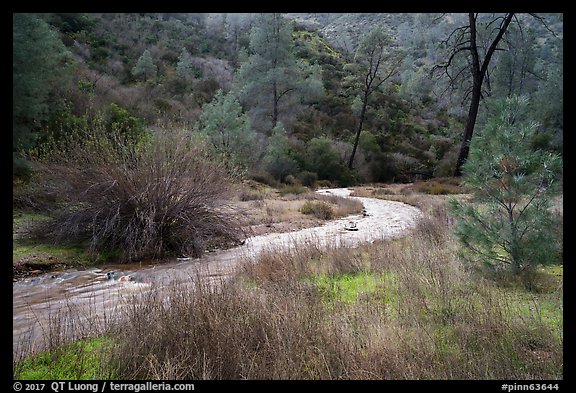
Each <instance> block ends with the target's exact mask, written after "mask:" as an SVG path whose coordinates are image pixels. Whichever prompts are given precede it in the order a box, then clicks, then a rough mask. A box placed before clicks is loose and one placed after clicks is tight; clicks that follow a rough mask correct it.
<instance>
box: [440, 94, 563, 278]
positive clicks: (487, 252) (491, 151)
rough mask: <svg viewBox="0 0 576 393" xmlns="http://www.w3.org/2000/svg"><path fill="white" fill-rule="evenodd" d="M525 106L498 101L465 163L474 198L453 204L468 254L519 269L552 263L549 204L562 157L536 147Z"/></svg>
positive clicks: (519, 100) (521, 100) (520, 100)
mask: <svg viewBox="0 0 576 393" xmlns="http://www.w3.org/2000/svg"><path fill="white" fill-rule="evenodd" d="M527 105H528V100H527V99H526V98H519V97H517V96H513V97H509V98H506V99H505V100H502V101H500V103H499V104H498V106H497V108H496V109H497V110H496V113H495V115H494V116H492V117H491V118H490V119H489V120H488V121H487V124H486V125H485V127H484V128H483V129H481V130H480V132H479V135H477V136H476V138H475V139H474V140H473V142H472V145H471V148H470V155H469V158H468V160H467V161H466V163H465V164H464V166H463V167H462V169H463V174H464V179H465V184H466V185H467V186H468V187H469V188H470V189H471V190H472V194H473V196H474V203H470V202H464V201H458V200H455V199H454V200H452V201H451V203H450V206H451V210H452V212H453V213H454V214H455V215H456V217H458V219H459V223H458V226H457V229H456V234H457V236H458V238H459V239H460V241H461V243H462V245H463V246H464V248H465V250H468V254H467V255H468V256H469V257H470V258H471V259H473V260H476V261H481V262H482V263H484V264H485V265H487V266H489V267H492V268H498V267H502V266H509V267H510V269H511V271H512V272H513V273H515V274H518V273H520V272H522V271H524V270H530V269H532V268H533V267H535V266H537V265H539V264H548V263H551V262H553V261H554V255H557V250H556V247H557V246H558V242H557V241H555V239H554V232H553V230H552V228H553V218H552V215H551V213H550V209H549V208H550V199H551V198H550V197H551V196H552V195H553V193H554V191H555V189H556V185H557V179H558V177H559V174H560V173H561V171H562V162H561V159H560V157H559V156H558V155H555V154H552V153H550V152H546V151H542V150H533V149H532V145H531V143H530V142H531V140H532V138H533V136H534V133H535V130H536V128H537V124H535V123H533V122H530V121H527V120H526V118H527V115H528V114H527V112H526V107H527Z"/></svg>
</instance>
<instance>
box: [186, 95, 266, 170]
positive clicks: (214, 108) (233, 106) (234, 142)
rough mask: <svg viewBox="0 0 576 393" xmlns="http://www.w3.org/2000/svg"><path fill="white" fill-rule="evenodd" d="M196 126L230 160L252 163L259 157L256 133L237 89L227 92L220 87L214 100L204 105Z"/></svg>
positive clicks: (244, 164) (246, 164)
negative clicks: (256, 151)
mask: <svg viewBox="0 0 576 393" xmlns="http://www.w3.org/2000/svg"><path fill="white" fill-rule="evenodd" d="M196 128H197V130H198V131H199V132H201V133H203V134H205V135H206V136H207V137H208V139H209V141H210V142H211V143H212V145H213V146H214V148H215V149H216V151H217V152H219V153H220V154H222V155H223V156H224V159H226V160H227V161H234V162H236V163H238V164H240V165H242V166H248V165H250V164H251V163H253V162H254V161H255V159H256V158H257V157H255V154H254V144H255V141H256V134H255V133H254V131H253V130H252V129H251V128H250V124H249V121H248V117H247V116H246V114H244V113H243V112H242V107H241V106H240V102H239V101H238V99H237V98H236V96H235V95H234V93H233V92H229V93H227V94H225V93H224V92H223V91H222V90H218V91H217V92H216V95H215V96H214V98H213V99H212V101H211V102H210V103H208V104H205V105H204V106H203V107H202V114H201V115H200V118H199V120H198V123H197V126H196Z"/></svg>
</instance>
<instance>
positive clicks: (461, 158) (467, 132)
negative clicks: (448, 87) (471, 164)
mask: <svg viewBox="0 0 576 393" xmlns="http://www.w3.org/2000/svg"><path fill="white" fill-rule="evenodd" d="M481 89H482V81H479V82H474V85H473V87H472V100H471V101H470V108H469V109H468V119H467V120H466V128H465V129H464V138H463V140H462V145H461V146H460V153H459V154H458V160H457V161H456V170H455V171H454V176H462V165H464V162H466V160H467V159H468V153H469V152H470V141H471V140H472V134H473V133H474V126H475V125H476V117H477V116H478V108H479V107H480V96H481V94H480V93H481Z"/></svg>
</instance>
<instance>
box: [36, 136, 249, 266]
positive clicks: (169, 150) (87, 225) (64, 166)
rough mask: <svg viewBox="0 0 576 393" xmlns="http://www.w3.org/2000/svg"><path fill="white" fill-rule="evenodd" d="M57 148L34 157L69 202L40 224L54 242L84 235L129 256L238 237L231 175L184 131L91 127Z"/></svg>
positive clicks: (191, 250)
mask: <svg viewBox="0 0 576 393" xmlns="http://www.w3.org/2000/svg"><path fill="white" fill-rule="evenodd" d="M58 149H59V150H57V151H55V152H54V154H50V155H48V156H45V157H44V158H42V159H41V160H40V163H41V165H42V167H43V169H44V171H45V172H46V173H47V174H48V175H50V176H52V177H53V178H57V179H61V180H63V181H65V182H66V184H67V187H65V188H63V189H62V192H65V193H66V196H67V198H68V200H69V201H70V202H71V203H69V204H67V205H66V207H65V208H63V209H60V210H59V211H57V212H56V215H55V220H53V221H52V222H51V225H50V227H49V228H47V233H49V234H50V235H51V236H52V237H53V238H54V239H55V240H56V241H58V242H65V241H70V240H80V241H83V240H87V241H89V242H90V247H91V248H92V249H93V250H96V251H100V250H107V249H115V250H119V251H120V252H121V253H122V256H123V258H124V259H127V260H134V259H141V258H144V257H152V258H155V257H161V256H166V255H174V254H180V255H182V254H184V255H192V256H200V255H201V254H202V252H203V251H204V248H205V245H206V242H207V241H208V240H209V239H214V238H220V239H222V240H223V241H238V240H239V235H240V234H239V230H238V226H237V223H236V220H235V218H234V216H233V214H232V212H231V210H230V209H229V208H227V201H228V200H229V198H230V197H231V187H232V181H231V178H232V176H231V174H230V173H228V172H227V171H226V169H225V168H224V166H223V164H221V163H216V162H214V161H213V160H212V159H211V158H210V157H209V155H208V154H207V153H206V151H205V150H204V149H203V148H202V145H201V144H200V143H199V141H196V140H194V139H193V138H192V137H191V135H190V134H187V133H186V132H184V131H180V130H168V129H162V130H159V131H157V132H155V133H154V134H153V135H152V136H150V138H148V139H147V140H144V141H133V140H127V139H126V137H124V136H122V135H118V134H116V133H113V132H109V131H107V130H105V129H103V127H101V126H98V125H97V126H94V127H93V128H92V129H90V130H89V131H88V132H86V133H85V135H83V136H82V138H78V139H76V140H74V141H69V143H67V144H66V145H65V146H58Z"/></svg>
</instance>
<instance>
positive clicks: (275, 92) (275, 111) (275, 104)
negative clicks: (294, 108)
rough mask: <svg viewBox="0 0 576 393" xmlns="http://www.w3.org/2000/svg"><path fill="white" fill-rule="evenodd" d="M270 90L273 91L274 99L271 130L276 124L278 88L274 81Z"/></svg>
mask: <svg viewBox="0 0 576 393" xmlns="http://www.w3.org/2000/svg"><path fill="white" fill-rule="evenodd" d="M272 88H273V90H274V99H273V100H272V105H273V108H272V128H274V127H276V124H278V88H277V87H276V81H274V83H273V85H272Z"/></svg>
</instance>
